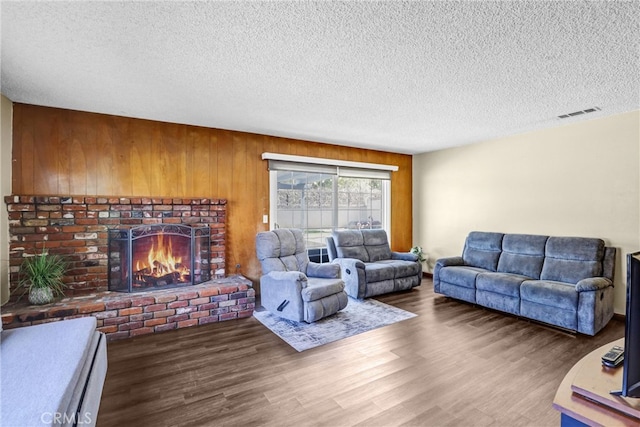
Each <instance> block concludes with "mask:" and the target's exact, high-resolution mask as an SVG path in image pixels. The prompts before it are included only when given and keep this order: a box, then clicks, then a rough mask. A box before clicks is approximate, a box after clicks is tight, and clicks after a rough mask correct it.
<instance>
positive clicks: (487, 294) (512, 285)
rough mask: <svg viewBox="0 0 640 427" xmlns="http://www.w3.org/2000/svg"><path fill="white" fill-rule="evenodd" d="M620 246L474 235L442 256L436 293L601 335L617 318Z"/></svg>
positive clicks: (436, 275)
mask: <svg viewBox="0 0 640 427" xmlns="http://www.w3.org/2000/svg"><path fill="white" fill-rule="evenodd" d="M615 254H616V250H615V248H610V247H605V244H604V242H603V241H602V240H601V239H594V238H584V237H549V236H539V235H531V234H502V233H486V232H478V231H474V232H471V233H469V236H467V239H466V242H465V245H464V250H463V252H462V256H461V257H460V256H458V257H451V258H441V259H439V260H438V261H437V262H436V265H435V268H434V272H433V285H434V290H435V292H438V293H441V294H444V295H447V296H449V297H452V298H457V299H461V300H464V301H468V302H471V303H474V304H478V305H482V306H485V307H488V308H492V309H496V310H500V311H504V312H507V313H511V314H515V315H518V316H523V317H527V318H530V319H534V320H537V321H541V322H544V323H548V324H552V325H555V326H559V327H561V328H565V329H570V330H573V331H577V332H580V333H583V334H587V335H595V334H596V333H597V332H598V331H599V330H600V329H602V328H603V327H604V326H605V325H606V324H607V322H609V320H611V318H612V317H613V274H614V265H615Z"/></svg>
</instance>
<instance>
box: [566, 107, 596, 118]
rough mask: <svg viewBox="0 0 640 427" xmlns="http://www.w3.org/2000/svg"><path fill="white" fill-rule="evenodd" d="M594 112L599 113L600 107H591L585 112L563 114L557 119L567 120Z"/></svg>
mask: <svg viewBox="0 0 640 427" xmlns="http://www.w3.org/2000/svg"><path fill="white" fill-rule="evenodd" d="M595 111H600V107H591V108H587V109H586V110H580V111H574V112H573V113H569V114H563V115H561V116H558V118H559V119H568V118H569V117H575V116H581V115H583V114H588V113H593V112H595Z"/></svg>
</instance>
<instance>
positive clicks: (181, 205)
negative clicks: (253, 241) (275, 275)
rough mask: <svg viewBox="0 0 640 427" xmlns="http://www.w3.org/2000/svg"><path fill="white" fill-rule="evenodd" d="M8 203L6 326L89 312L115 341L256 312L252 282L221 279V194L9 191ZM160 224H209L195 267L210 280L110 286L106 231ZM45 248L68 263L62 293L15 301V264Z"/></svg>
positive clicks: (223, 208) (223, 212) (223, 216)
mask: <svg viewBox="0 0 640 427" xmlns="http://www.w3.org/2000/svg"><path fill="white" fill-rule="evenodd" d="M5 203H6V205H7V211H8V215H9V238H10V242H9V272H10V290H11V298H10V302H9V303H8V304H7V305H5V306H4V307H3V308H2V322H3V325H4V327H5V328H12V327H19V326H23V325H28V324H37V323H44V322H50V321H56V320H62V319H66V318H72V317H78V316H87V315H91V316H94V317H96V318H97V319H98V327H99V329H101V330H103V331H104V332H105V333H107V337H108V338H109V339H117V338H124V337H129V336H135V335H139V334H143V333H152V332H160V331H162V330H167V329H173V328H178V327H187V326H193V325H196V324H203V323H210V322H214V321H221V320H227V319H231V318H238V317H249V316H251V313H252V312H253V308H254V306H255V291H254V290H253V289H252V282H251V281H250V280H248V279H246V278H244V277H242V276H232V277H225V241H226V240H225V237H226V236H225V221H226V207H227V204H226V200H223V199H208V198H181V199H172V198H145V197H139V198H136V197H133V198H124V197H69V196H58V195H51V196H24V195H14V196H8V197H6V198H5ZM158 224H176V225H185V226H194V227H198V228H201V227H206V228H207V231H208V233H207V235H208V237H209V239H208V246H209V247H208V251H207V252H208V257H209V259H208V260H207V265H206V266H204V267H203V266H199V268H200V267H203V268H207V270H208V271H207V272H206V273H205V275H206V276H208V277H209V278H210V280H208V281H206V282H204V283H201V284H198V285H195V286H192V287H189V288H183V287H181V288H177V289H166V290H165V289H163V290H160V291H157V292H153V291H152V290H147V289H145V291H146V292H143V293H132V294H120V293H119V292H109V291H108V283H109V273H108V264H109V239H108V234H109V231H110V230H116V229H126V228H132V227H133V228H135V227H139V226H143V225H150V226H151V225H158ZM43 249H45V250H47V251H48V252H50V253H52V254H59V255H61V256H63V257H64V258H65V260H66V261H67V262H68V267H69V268H68V270H67V273H66V276H65V277H64V279H63V281H64V283H65V284H66V285H67V288H66V290H65V295H66V298H63V299H62V301H57V302H55V303H53V304H48V305H45V306H28V305H27V304H28V303H26V302H25V300H26V298H23V299H22V300H21V301H20V302H16V300H17V298H18V297H19V295H20V291H18V292H16V287H17V284H18V280H19V268H20V264H21V263H22V261H23V259H24V258H25V257H26V256H29V255H33V254H36V253H40V252H42V250H43Z"/></svg>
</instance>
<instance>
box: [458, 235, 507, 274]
mask: <svg viewBox="0 0 640 427" xmlns="http://www.w3.org/2000/svg"><path fill="white" fill-rule="evenodd" d="M503 236H504V234H502V233H486V232H482V231H472V232H471V233H469V236H467V240H466V242H465V245H464V250H463V251H462V259H463V260H464V263H465V264H466V265H469V266H472V267H480V268H483V269H485V270H489V271H496V269H497V268H498V259H499V258H500V252H501V251H502V237H503Z"/></svg>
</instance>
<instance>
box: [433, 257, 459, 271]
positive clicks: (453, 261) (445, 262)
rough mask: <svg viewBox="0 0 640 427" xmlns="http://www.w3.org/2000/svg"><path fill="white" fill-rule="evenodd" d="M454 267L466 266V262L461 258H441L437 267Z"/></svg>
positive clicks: (437, 262)
mask: <svg viewBox="0 0 640 427" xmlns="http://www.w3.org/2000/svg"><path fill="white" fill-rule="evenodd" d="M453 265H464V261H463V260H462V257H461V256H452V257H449V258H440V259H438V260H437V261H436V267H437V266H440V268H442V267H451V266H453Z"/></svg>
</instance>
